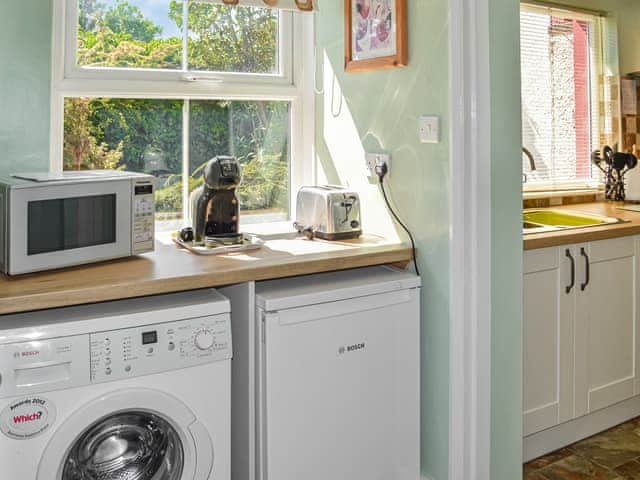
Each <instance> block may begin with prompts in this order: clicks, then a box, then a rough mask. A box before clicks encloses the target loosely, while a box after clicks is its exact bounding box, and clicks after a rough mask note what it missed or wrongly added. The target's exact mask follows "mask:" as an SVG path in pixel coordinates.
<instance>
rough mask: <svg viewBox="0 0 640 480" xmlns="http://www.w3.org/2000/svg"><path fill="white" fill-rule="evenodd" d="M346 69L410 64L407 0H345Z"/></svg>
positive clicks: (348, 70)
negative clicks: (408, 62)
mask: <svg viewBox="0 0 640 480" xmlns="http://www.w3.org/2000/svg"><path fill="white" fill-rule="evenodd" d="M344 2H345V62H344V66H345V70H346V71H347V72H365V71H370V70H378V69H381V68H393V67H399V66H404V65H407V61H408V55H407V3H406V0H344Z"/></svg>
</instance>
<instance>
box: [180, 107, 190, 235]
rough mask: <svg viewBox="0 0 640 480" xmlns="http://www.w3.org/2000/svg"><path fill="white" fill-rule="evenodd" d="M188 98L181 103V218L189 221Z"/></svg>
mask: <svg viewBox="0 0 640 480" xmlns="http://www.w3.org/2000/svg"><path fill="white" fill-rule="evenodd" d="M190 111H191V105H190V100H189V99H185V100H184V103H183V104H182V218H183V219H184V222H185V224H186V223H187V222H188V221H189V120H190V118H189V116H190Z"/></svg>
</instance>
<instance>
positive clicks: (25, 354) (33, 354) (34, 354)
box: [21, 350, 40, 357]
mask: <svg viewBox="0 0 640 480" xmlns="http://www.w3.org/2000/svg"><path fill="white" fill-rule="evenodd" d="M21 355H22V356H23V357H37V356H38V355H40V350H26V351H24V352H22V354H21Z"/></svg>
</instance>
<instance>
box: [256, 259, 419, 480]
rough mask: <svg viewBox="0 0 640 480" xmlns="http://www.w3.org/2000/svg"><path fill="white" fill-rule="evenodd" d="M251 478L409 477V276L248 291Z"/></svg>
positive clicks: (413, 379)
mask: <svg viewBox="0 0 640 480" xmlns="http://www.w3.org/2000/svg"><path fill="white" fill-rule="evenodd" d="M255 295H256V305H257V307H256V308H257V311H256V315H255V321H256V326H255V327H256V329H255V332H256V335H255V338H256V340H255V345H256V351H255V357H254V358H255V362H256V378H255V381H256V385H255V386H256V388H255V395H256V402H255V408H256V417H255V427H256V437H255V440H256V477H257V478H258V479H259V480H300V479H304V480H391V479H393V480H419V478H420V278H419V277H417V276H416V275H414V274H412V273H409V272H406V271H403V270H398V269H394V268H391V267H386V266H380V267H370V268H361V269H355V270H346V271H341V272H332V273H324V274H317V275H309V276H304V277H295V278H289V279H281V280H272V281H266V282H259V283H257V284H256V291H255Z"/></svg>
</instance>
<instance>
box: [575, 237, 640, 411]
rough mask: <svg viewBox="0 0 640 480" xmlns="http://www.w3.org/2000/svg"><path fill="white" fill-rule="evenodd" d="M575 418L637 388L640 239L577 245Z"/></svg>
mask: <svg viewBox="0 0 640 480" xmlns="http://www.w3.org/2000/svg"><path fill="white" fill-rule="evenodd" d="M577 248H578V257H579V261H578V280H577V283H578V285H577V290H576V291H577V293H576V298H577V301H576V321H575V324H576V337H575V341H576V377H575V386H576V403H575V408H576V416H580V415H584V414H586V413H590V412H593V411H595V410H598V409H601V408H604V407H607V406H610V405H613V404H615V403H617V402H620V401H622V400H625V399H627V398H630V397H632V396H634V395H636V394H637V393H639V392H638V385H637V379H638V375H637V372H638V362H637V359H636V357H637V355H636V349H637V333H638V315H637V311H636V301H635V298H636V282H635V278H636V270H637V267H636V254H635V250H636V239H635V238H634V237H625V238H617V239H612V240H602V241H598V242H592V243H589V244H584V245H578V246H577Z"/></svg>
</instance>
